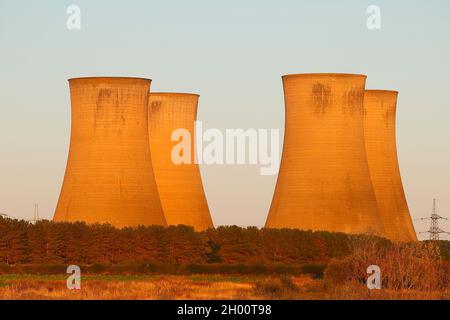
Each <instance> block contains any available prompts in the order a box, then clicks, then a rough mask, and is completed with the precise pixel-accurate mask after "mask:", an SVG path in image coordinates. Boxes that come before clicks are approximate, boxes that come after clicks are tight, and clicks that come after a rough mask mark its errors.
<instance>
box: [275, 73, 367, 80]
mask: <svg viewBox="0 0 450 320" xmlns="http://www.w3.org/2000/svg"><path fill="white" fill-rule="evenodd" d="M322 76H327V77H345V78H364V79H366V78H367V75H365V74H359V73H291V74H285V75H283V76H281V78H283V79H285V78H295V77H299V78H300V77H322Z"/></svg>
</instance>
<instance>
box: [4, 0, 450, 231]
mask: <svg viewBox="0 0 450 320" xmlns="http://www.w3.org/2000/svg"><path fill="white" fill-rule="evenodd" d="M70 4H76V5H78V6H79V7H80V8H81V18H82V25H81V30H79V31H70V30H68V29H67V28H66V19H67V14H66V8H67V7H68V5H70ZM371 4H375V5H378V6H379V7H380V8H381V17H382V28H381V30H377V31H373V30H372V31H371V30H368V29H367V28H366V19H367V14H366V8H367V7H368V6H369V5H371ZM449 39H450V2H449V1H448V0H440V1H439V0H434V1H433V0H432V1H425V0H423V1H400V0H397V1H379V0H372V1H365V0H347V1H335V0H334V1H333V0H329V1H325V0H324V1H317V0H315V1H313V0H311V1H298V0H296V1H275V0H273V1H261V0H260V1H236V0H229V1H220V2H219V1H211V0H210V1H206V0H202V1H199V0H192V1H167V0H166V1H106V0H96V1H92V0H91V1H87V0H84V1H81V0H72V1H51V0H41V1H31V0H29V1H23V0H0V88H1V93H0V212H5V213H8V214H10V215H12V216H14V217H18V218H31V216H32V212H33V204H34V203H39V205H40V209H41V216H43V217H45V218H51V217H52V215H53V210H54V208H55V205H56V201H57V197H58V195H59V189H60V185H61V182H62V179H63V175H64V170H65V164H66V158H67V151H68V144H69V134H70V105H69V91H68V84H67V81H66V79H68V78H71V77H78V76H98V75H111V76H139V77H148V78H151V79H153V83H152V89H153V90H157V91H162V90H164V91H181V92H183V91H187V92H196V93H199V94H200V95H201V98H200V107H199V118H200V120H203V121H204V124H205V126H206V127H218V128H238V127H242V128H250V127H253V128H281V129H282V128H283V121H284V120H283V119H284V110H283V109H284V104H283V92H282V84H281V78H280V76H281V75H283V74H286V73H303V72H346V73H364V74H367V75H368V79H367V87H368V88H381V89H394V90H398V91H399V92H400V96H399V106H398V107H399V110H398V145H399V146H398V147H399V158H400V165H401V170H402V175H403V181H404V186H405V190H406V194H407V198H408V201H409V205H410V209H411V212H412V214H413V217H414V218H418V217H420V216H423V215H427V214H428V213H429V212H430V210H431V200H432V198H433V197H436V198H438V206H439V210H440V213H441V214H442V215H444V216H447V217H449V218H450V142H449V138H450V123H449V121H450V96H449V93H450V60H449V59H450V41H449ZM202 173H203V176H204V180H205V186H206V193H207V196H208V200H209V203H210V207H211V211H212V214H213V218H214V221H215V223H216V225H219V224H238V225H258V226H261V225H263V224H264V221H265V218H266V215H267V210H268V207H269V205H270V201H271V197H272V193H273V188H274V184H275V181H276V176H273V177H267V176H265V177H264V176H260V175H259V169H258V168H257V167H239V166H231V167H229V166H225V167H202ZM446 226H448V227H450V223H448V224H446ZM426 228H427V225H426V224H423V223H420V222H417V223H416V229H420V230H422V229H426ZM449 229H450V228H449Z"/></svg>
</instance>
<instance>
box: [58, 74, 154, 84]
mask: <svg viewBox="0 0 450 320" xmlns="http://www.w3.org/2000/svg"><path fill="white" fill-rule="evenodd" d="M102 80H103V81H107V80H109V81H111V80H129V81H145V82H151V81H152V79H148V78H140V77H105V76H101V77H76V78H70V79H68V80H67V81H69V83H70V82H73V81H102Z"/></svg>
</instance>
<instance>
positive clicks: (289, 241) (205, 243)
mask: <svg viewBox="0 0 450 320" xmlns="http://www.w3.org/2000/svg"><path fill="white" fill-rule="evenodd" d="M349 250H350V242H349V237H348V236H346V235H344V234H341V233H328V232H311V231H300V230H292V229H258V228H256V227H249V228H240V227H236V226H230V227H219V228H216V229H209V230H207V231H204V232H195V231H194V230H193V229H192V228H190V227H187V226H171V227H168V228H163V227H157V226H151V227H136V228H124V229H117V228H114V227H112V226H110V225H87V224H85V223H55V222H51V221H39V222H37V223H35V224H31V223H28V222H26V221H19V220H13V219H5V218H0V264H8V265H16V264H79V265H92V264H116V263H143V262H148V263H169V264H203V263H205V264H206V263H224V264H272V263H285V264H304V263H322V262H324V263H326V262H327V261H328V260H329V259H331V258H334V257H339V256H343V255H346V254H348V253H349Z"/></svg>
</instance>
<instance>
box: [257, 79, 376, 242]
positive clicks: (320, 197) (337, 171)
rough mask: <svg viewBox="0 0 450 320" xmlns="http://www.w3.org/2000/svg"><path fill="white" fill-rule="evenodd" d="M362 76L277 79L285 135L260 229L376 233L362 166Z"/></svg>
mask: <svg viewBox="0 0 450 320" xmlns="http://www.w3.org/2000/svg"><path fill="white" fill-rule="evenodd" d="M365 79H366V77H365V76H363V75H351V74H298V75H288V76H284V77H283V84H284V95H285V105H286V108H285V110H286V112H285V117H286V121H285V137H284V148H283V155H282V160H281V166H280V171H279V176H278V181H277V185H276V188H275V193H274V198H273V201H272V205H271V208H270V212H269V216H268V218H267V222H266V227H268V228H298V229H304V230H326V231H336V232H345V233H371V234H378V235H383V231H384V230H383V225H382V223H381V220H380V218H379V216H378V210H377V204H376V200H375V195H374V191H373V188H372V183H371V180H370V174H369V167H368V164H367V157H366V150H365V143H364V128H363V98H364V87H365Z"/></svg>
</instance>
